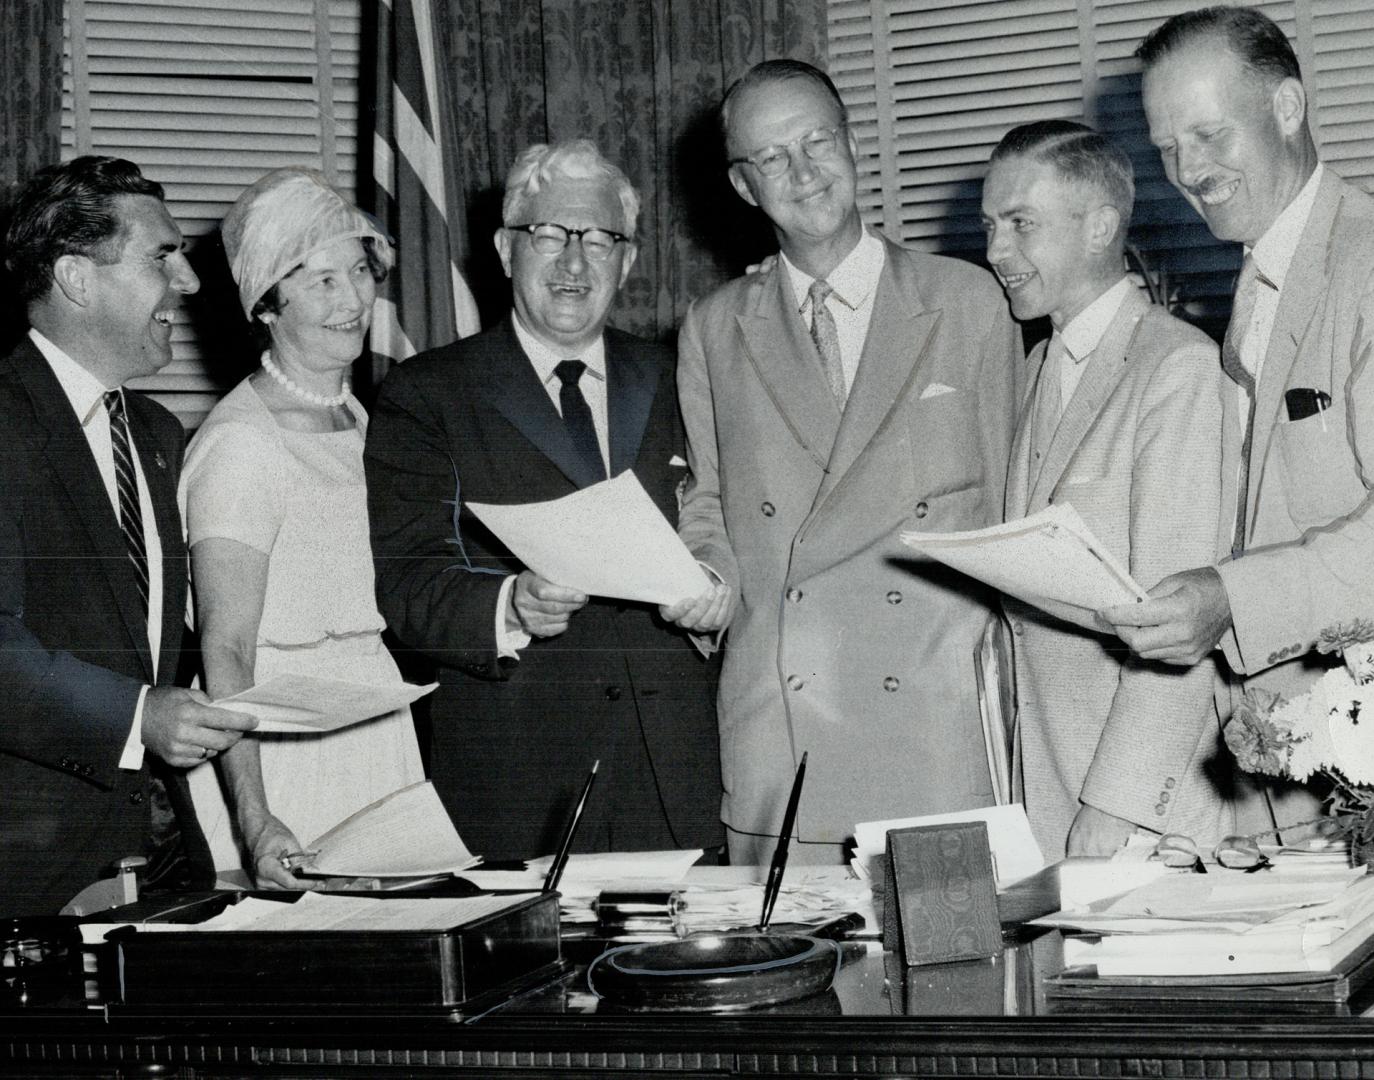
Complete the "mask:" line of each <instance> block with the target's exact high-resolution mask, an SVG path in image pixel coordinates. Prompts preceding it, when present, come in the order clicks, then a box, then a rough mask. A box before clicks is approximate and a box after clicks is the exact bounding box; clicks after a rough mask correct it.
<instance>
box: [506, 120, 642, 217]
mask: <svg viewBox="0 0 1374 1080" xmlns="http://www.w3.org/2000/svg"><path fill="white" fill-rule="evenodd" d="M555 177H563V178H565V179H568V180H601V181H603V182H605V183H607V184H609V185H611V187H612V188H613V189H614V191H615V194H616V197H617V198H618V199H619V200H620V207H621V210H622V211H624V214H625V232H626V234H627V235H629V236H630V237H631V238H633V237H634V234H635V226H636V224H637V223H638V220H639V195H638V193H636V191H635V189H634V185H633V184H631V183H630V178H629V177H628V176H626V175H625V174H624V172H622V171H621V170H620V168H619V167H618V166H616V165H615V164H613V163H612V162H610V161H607V160H606V158H604V157H603V156H602V155H601V151H600V150H598V149H597V148H596V144H595V143H594V142H592V141H591V139H566V140H564V141H563V142H557V143H552V144H549V143H535V145H533V146H531V147H529V149H527V150H525V151H523V152H522V153H521V154H520V156H519V157H517V158H516V159H515V164H514V165H512V166H511V169H510V172H509V173H508V174H507V176H506V196H505V198H504V199H503V200H502V202H501V223H502V224H503V225H523V224H528V223H527V222H525V221H523V220H522V218H523V217H524V215H525V212H526V207H527V206H528V205H529V202H530V200H531V199H533V198H534V196H535V195H537V194H538V193H539V192H540V190H541V189H542V188H543V187H544V185H545V184H548V183H550V182H551V181H552V180H553V179H554V178H555Z"/></svg>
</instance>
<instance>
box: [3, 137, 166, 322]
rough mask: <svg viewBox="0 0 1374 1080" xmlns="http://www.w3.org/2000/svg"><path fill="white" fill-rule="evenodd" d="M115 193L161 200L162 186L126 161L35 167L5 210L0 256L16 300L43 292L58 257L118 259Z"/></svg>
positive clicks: (84, 160)
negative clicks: (15, 294)
mask: <svg viewBox="0 0 1374 1080" xmlns="http://www.w3.org/2000/svg"><path fill="white" fill-rule="evenodd" d="M121 195H151V196H152V197H153V198H155V199H158V200H161V199H162V198H163V192H162V185H161V184H158V183H156V182H155V181H152V180H149V179H148V178H147V177H145V176H144V175H143V174H142V173H141V172H139V169H138V166H137V165H135V164H134V163H133V162H132V161H125V160H124V159H123V158H115V157H98V156H94V155H88V156H86V157H79V158H73V159H72V160H71V161H68V162H64V163H63V164H61V165H49V166H48V167H47V168H44V169H40V170H39V171H38V172H36V173H34V174H33V176H32V177H30V178H29V179H28V180H27V181H26V182H25V183H24V184H22V185H21V186H20V188H19V190H18V191H17V192H16V193H15V195H14V197H13V199H12V200H11V201H10V203H9V206H8V209H7V212H6V218H7V221H6V227H5V231H4V257H5V269H6V270H7V271H8V272H9V278H10V281H11V283H12V286H13V288H14V289H15V291H16V293H17V294H18V300H19V302H20V303H21V304H30V303H32V302H33V301H35V300H38V299H40V298H41V297H43V296H45V295H47V292H48V289H49V288H51V287H52V270H53V266H54V265H56V263H57V260H58V259H60V258H61V257H62V256H63V255H85V256H87V257H88V258H90V259H93V260H94V261H95V262H97V263H101V264H109V263H113V262H118V261H119V255H120V246H121V244H120V242H121V240H122V239H123V237H124V235H125V226H124V223H123V220H122V219H121V217H120V214H119V210H118V208H117V207H116V205H115V200H116V199H118V198H119V197H120V196H121Z"/></svg>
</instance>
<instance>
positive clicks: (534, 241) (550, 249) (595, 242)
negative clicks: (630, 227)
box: [506, 221, 630, 262]
mask: <svg viewBox="0 0 1374 1080" xmlns="http://www.w3.org/2000/svg"><path fill="white" fill-rule="evenodd" d="M506 228H507V229H510V230H511V231H512V232H523V233H529V234H530V246H531V247H533V248H534V250H535V251H537V252H539V254H540V255H557V254H558V253H559V252H560V251H562V250H563V249H564V248H565V247H567V246H568V241H569V240H571V239H572V238H573V237H574V236H575V237H577V239H578V240H579V241H580V242H581V244H582V254H584V255H586V256H587V258H589V259H593V260H595V261H596V262H602V261H604V260H606V259H609V258H610V257H611V252H613V251H614V250H615V246H616V244H628V243H629V242H630V238H629V237H628V236H626V235H624V234H623V233H618V232H614V231H613V230H611V229H597V228H591V229H569V228H568V227H567V226H566V225H559V224H557V223H555V222H552V221H539V222H536V223H535V224H533V225H507V226H506Z"/></svg>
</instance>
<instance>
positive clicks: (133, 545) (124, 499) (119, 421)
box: [105, 390, 148, 617]
mask: <svg viewBox="0 0 1374 1080" xmlns="http://www.w3.org/2000/svg"><path fill="white" fill-rule="evenodd" d="M105 408H106V409H108V410H109V412H110V443H111V445H112V446H113V447H114V466H115V487H116V488H117V490H118V494H119V530H120V532H122V533H123V534H124V547H125V548H126V549H127V550H128V552H129V561H130V562H131V563H133V565H134V576H135V577H137V578H138V595H139V596H140V597H142V598H143V614H144V616H145V617H146V616H147V614H148V548H147V546H146V545H145V544H144V542H143V512H142V511H141V510H140V509H139V505H138V474H137V473H136V472H135V471H134V455H133V445H132V444H131V443H130V442H129V421H128V417H127V416H126V415H125V412H124V395H123V394H122V393H120V391H118V390H109V391H107V392H106V394H105Z"/></svg>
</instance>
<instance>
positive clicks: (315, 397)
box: [262, 349, 353, 409]
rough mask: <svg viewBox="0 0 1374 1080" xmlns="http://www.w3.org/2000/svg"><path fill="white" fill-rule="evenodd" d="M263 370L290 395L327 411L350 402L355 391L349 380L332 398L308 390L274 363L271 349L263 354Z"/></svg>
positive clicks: (344, 382) (345, 381)
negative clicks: (349, 398)
mask: <svg viewBox="0 0 1374 1080" xmlns="http://www.w3.org/2000/svg"><path fill="white" fill-rule="evenodd" d="M262 370H263V371H265V372H267V374H268V375H270V376H271V377H272V380H273V381H274V382H277V383H279V384H281V386H282V387H283V388H284V389H285V390H286V392H287V393H288V394H294V395H295V396H296V397H298V398H300V399H301V400H302V401H308V402H310V404H311V405H319V406H320V407H321V408H325V409H332V408H333V407H334V406H336V405H342V404H343V403H344V402H345V401H347V400H348V395H349V394H350V393H351V392H352V390H353V387H352V385H351V384H350V383H349V381H348V380H347V379H345V380H344V381H343V389H342V390H340V391H339V392H338V393H337V394H334V395H332V396H326V395H324V394H317V393H315V391H313V390H307V389H306V388H305V387H304V386H301V385H300V384H299V383H297V382H296V381H295V380H294V379H293V378H291V376H290V375H288V374H286V372H284V371H282V369H281V368H279V367H277V365H276V364H275V363H273V362H272V350H271V349H268V350H266V351H265V352H264V353H263V354H262Z"/></svg>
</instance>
